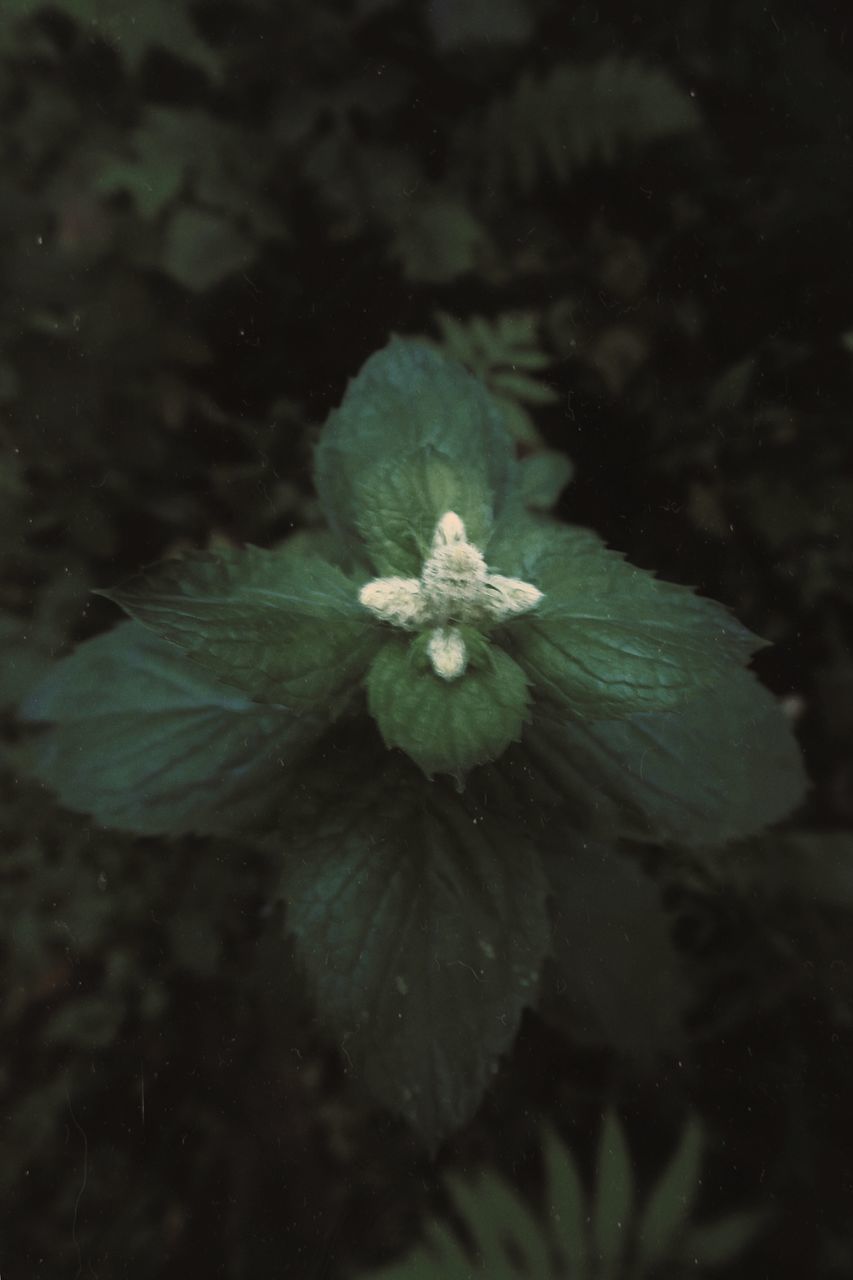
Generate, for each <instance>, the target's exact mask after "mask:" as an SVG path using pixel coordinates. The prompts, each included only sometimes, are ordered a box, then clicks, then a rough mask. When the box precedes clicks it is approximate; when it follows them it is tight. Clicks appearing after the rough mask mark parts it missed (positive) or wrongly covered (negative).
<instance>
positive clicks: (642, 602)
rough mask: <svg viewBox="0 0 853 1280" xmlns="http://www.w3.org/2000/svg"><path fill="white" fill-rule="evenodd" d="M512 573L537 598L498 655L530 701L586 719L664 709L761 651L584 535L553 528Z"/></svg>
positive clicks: (711, 604)
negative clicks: (522, 677)
mask: <svg viewBox="0 0 853 1280" xmlns="http://www.w3.org/2000/svg"><path fill="white" fill-rule="evenodd" d="M539 548H540V552H539V554H538V555H537V556H536V557H535V563H534V564H532V565H530V566H529V567H526V571H525V572H524V573H523V574H521V575H520V576H522V577H523V578H524V580H525V581H529V582H532V583H533V584H534V585H535V586H537V587H539V588H540V590H541V591H543V592H544V593H545V598H544V600H543V601H542V602H541V604H540V605H539V607H538V609H537V610H536V613H535V614H533V615H531V617H530V618H528V619H525V624H524V625H523V626H518V627H515V628H513V630H512V632H511V637H510V639H509V643H508V647H509V649H510V652H511V653H512V654H513V656H514V657H515V658H516V660H517V661H518V662H519V663H520V665H521V666H522V667H524V669H525V671H526V672H527V674H528V676H529V677H530V680H531V683H532V684H533V685H534V686H535V687H536V689H537V692H538V693H539V695H540V696H542V697H545V698H548V699H549V700H550V701H552V702H554V704H555V705H556V706H559V707H560V708H561V709H563V710H566V711H569V712H571V714H572V715H574V716H577V717H580V718H583V719H588V720H608V719H615V718H616V717H619V716H627V715H631V714H633V713H634V712H637V711H665V710H671V709H672V708H674V707H677V706H678V705H679V703H682V702H685V701H687V700H689V699H690V698H692V697H694V696H695V695H696V694H697V693H700V692H702V691H703V690H704V689H706V688H709V687H710V686H712V685H713V684H714V683H715V682H716V681H717V680H719V679H720V678H721V677H722V676H723V675H726V674H727V673H728V671H729V670H730V669H731V667H732V665H733V664H737V663H744V662H746V661H747V660H748V658H749V656H750V654H751V653H753V652H754V651H755V649H757V648H758V647H760V646H761V645H762V644H763V641H761V640H759V639H758V638H757V637H755V636H753V635H752V633H751V632H749V631H747V630H746V628H745V627H743V626H741V624H740V623H739V622H738V621H737V620H736V619H735V618H734V617H732V615H731V614H730V613H729V612H728V610H726V609H725V608H724V607H723V606H722V605H719V604H717V603H716V602H715V601H713V600H707V599H704V598H703V597H701V596H697V595H695V594H694V593H693V592H692V591H691V590H690V589H688V588H686V587H681V586H677V585H675V584H674V583H670V582H662V581H660V580H659V579H657V578H655V577H653V576H652V574H650V573H647V572H646V571H645V570H643V569H637V568H635V567H634V566H633V565H629V564H627V563H626V562H625V560H624V559H623V558H622V556H621V555H619V554H617V553H616V552H614V551H609V550H607V549H606V548H605V546H604V544H603V543H602V542H600V541H599V539H597V538H596V537H595V536H594V535H592V534H590V533H589V531H587V530H583V531H572V530H568V529H561V530H558V529H556V528H555V529H554V530H553V531H551V532H550V534H549V536H548V538H547V539H541V540H540V542H539Z"/></svg>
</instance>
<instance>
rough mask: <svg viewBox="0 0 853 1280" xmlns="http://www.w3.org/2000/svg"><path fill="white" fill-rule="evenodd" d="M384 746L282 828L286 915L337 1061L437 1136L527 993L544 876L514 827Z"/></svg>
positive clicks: (487, 1064)
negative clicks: (380, 754) (296, 827)
mask: <svg viewBox="0 0 853 1280" xmlns="http://www.w3.org/2000/svg"><path fill="white" fill-rule="evenodd" d="M385 759H386V764H385V768H384V770H383V771H382V772H381V774H380V775H379V776H377V774H376V771H375V770H373V769H371V768H365V770H364V778H365V781H364V784H363V786H362V788H361V790H360V791H356V792H353V791H352V789H348V791H347V794H346V796H343V795H342V796H341V798H340V800H339V804H338V806H337V807H336V808H333V810H332V812H330V813H328V814H327V815H326V821H325V823H324V824H323V826H322V827H321V828H320V829H319V830H318V828H317V825H316V823H314V824H311V825H309V826H308V827H307V828H306V832H305V835H304V836H298V835H297V837H295V838H294V839H293V841H292V842H291V843H290V845H289V850H288V857H287V861H286V869H285V878H284V888H285V893H286V897H287V900H288V904H289V907H288V923H289V927H290V929H291V930H292V932H293V933H294V934H295V936H296V940H297V946H298V951H299V954H300V956H301V958H302V961H303V963H304V965H305V968H306V970H307V972H308V975H309V977H310V979H311V982H312V984H313V986H314V989H315V991H316V998H317V1006H318V1011H319V1014H320V1016H321V1018H322V1019H323V1020H324V1021H325V1023H326V1024H327V1026H328V1027H329V1028H330V1029H331V1030H332V1031H333V1032H334V1034H335V1035H336V1037H337V1040H338V1043H339V1044H340V1045H341V1047H342V1050H343V1051H344V1054H345V1056H346V1058H347V1061H348V1062H349V1063H350V1064H351V1065H352V1066H353V1067H354V1069H355V1071H356V1072H357V1073H358V1075H359V1076H360V1077H361V1078H362V1079H363V1080H364V1083H365V1085H366V1086H367V1087H368V1088H369V1089H370V1090H371V1091H372V1092H373V1093H374V1094H375V1095H376V1096H377V1097H378V1098H380V1099H381V1100H382V1101H383V1102H385V1103H386V1104H387V1105H389V1106H390V1107H392V1108H393V1109H395V1110H398V1111H401V1112H402V1113H403V1114H404V1115H406V1116H407V1117H408V1118H409V1120H410V1121H411V1122H412V1124H414V1125H415V1127H416V1128H417V1129H418V1130H419V1132H420V1134H421V1135H422V1137H423V1138H424V1140H425V1141H426V1142H427V1143H428V1144H429V1146H430V1147H433V1148H435V1147H436V1146H437V1145H438V1144H439V1142H440V1141H441V1139H442V1138H443V1137H444V1136H445V1135H446V1134H447V1133H449V1132H450V1131H451V1130H452V1129H454V1128H456V1127H458V1126H459V1125H461V1124H464V1123H465V1121H466V1120H468V1119H469V1118H470V1116H471V1115H473V1113H474V1111H475V1110H476V1109H477V1107H478V1105H479V1102H480V1099H481V1098H482V1095H483V1093H484V1092H485V1090H486V1088H487V1087H488V1084H489V1081H490V1080H491V1077H492V1070H493V1065H494V1062H495V1059H496V1057H497V1056H498V1055H499V1054H501V1053H503V1052H505V1051H506V1050H507V1049H508V1048H509V1046H510V1045H511V1043H512V1041H513V1038H514V1036H515V1033H516V1029H517V1027H518V1023H519V1019H520V1017H521V1012H522V1009H523V1008H524V1006H525V1005H527V1004H528V1003H529V1002H530V1001H531V1000H532V998H533V997H534V995H535V988H536V983H537V979H538V974H539V969H540V965H541V962H542V958H543V956H544V953H545V949H546V947H547V939H548V921H547V912H546V903H545V893H546V886H545V879H544V875H543V873H542V869H541V867H540V864H539V858H538V854H537V853H536V852H535V850H534V849H533V848H532V846H530V845H529V844H528V843H526V841H525V840H524V839H523V838H515V837H513V836H510V835H509V834H508V833H507V832H506V831H505V830H504V829H502V828H500V827H494V828H492V827H491V826H489V825H488V823H487V819H486V817H485V815H484V814H483V813H482V812H477V811H474V810H472V809H470V808H468V807H466V806H465V805H464V804H463V801H462V799H461V798H459V797H458V796H456V795H455V794H454V793H453V792H452V791H451V790H450V789H449V788H448V787H447V786H445V785H444V784H441V783H427V782H426V781H425V780H424V779H423V778H422V777H420V775H419V774H418V773H416V772H415V771H414V770H413V769H412V768H411V766H410V765H408V764H406V763H405V762H402V761H401V762H399V763H398V762H397V761H396V760H395V759H394V758H392V757H387V756H386V758H385Z"/></svg>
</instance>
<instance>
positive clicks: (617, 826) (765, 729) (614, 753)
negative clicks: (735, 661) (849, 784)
mask: <svg viewBox="0 0 853 1280" xmlns="http://www.w3.org/2000/svg"><path fill="white" fill-rule="evenodd" d="M523 767H524V768H526V769H528V770H531V771H532V772H533V774H534V775H535V776H536V777H537V778H541V779H542V780H547V783H548V785H549V787H550V788H551V795H552V798H553V797H556V798H558V799H559V798H560V797H561V798H562V799H563V801H564V803H565V804H566V805H567V807H568V808H569V810H570V811H571V809H575V810H576V812H577V814H578V816H579V817H582V818H583V820H584V821H585V822H586V823H587V824H589V825H590V826H592V827H594V828H596V829H598V830H601V831H607V830H609V831H612V832H617V833H619V834H621V835H623V836H630V837H631V838H634V839H639V840H651V841H655V842H657V841H663V842H667V841H669V842H673V843H681V844H686V845H702V844H708V845H715V844H724V843H726V842H727V841H729V840H734V839H739V838H742V837H744V836H747V835H751V834H753V833H754V832H756V831H760V830H761V829H762V828H764V827H766V826H769V825H770V824H771V823H774V822H778V821H780V820H781V819H782V818H784V817H786V816H787V815H788V814H789V813H790V812H791V810H792V809H794V808H795V807H796V806H797V805H798V804H799V803H800V801H801V800H802V797H803V794H804V792H805V789H806V776H805V772H804V769H803V763H802V758H801V756H800V752H799V748H798V746H797V743H796V740H795V738H794V735H793V733H792V732H791V729H790V726H789V724H788V722H787V721H786V719H785V717H784V715H783V713H782V710H781V708H780V707H779V704H778V702H777V701H776V699H775V698H774V697H773V695H772V694H771V693H769V692H768V690H767V689H765V688H764V687H763V686H762V685H761V684H759V682H758V681H757V680H756V679H755V677H754V676H753V675H752V674H751V673H750V672H748V671H738V670H735V671H732V672H730V673H729V675H728V676H727V678H726V679H725V680H721V681H720V682H719V683H718V685H717V686H716V688H715V689H714V690H713V691H711V692H709V693H707V694H705V695H703V696H702V697H699V698H694V699H693V700H692V701H691V702H689V703H687V704H686V705H685V706H684V707H682V708H681V709H680V710H678V711H676V712H667V713H663V714H641V715H634V716H628V717H626V718H625V719H624V720H610V721H607V720H601V721H594V722H593V721H580V720H571V719H569V718H568V717H566V718H565V719H563V720H562V721H560V720H558V719H556V718H549V717H548V716H546V715H545V713H544V711H543V710H542V709H537V710H536V712H535V715H534V722H533V724H532V725H531V726H530V727H529V729H528V730H527V732H526V733H525V739H524V756H523Z"/></svg>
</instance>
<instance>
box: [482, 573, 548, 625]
mask: <svg viewBox="0 0 853 1280" xmlns="http://www.w3.org/2000/svg"><path fill="white" fill-rule="evenodd" d="M486 587H487V589H488V590H489V592H491V601H492V602H491V604H490V605H489V608H490V610H491V612H492V613H493V614H494V616H495V617H496V618H511V617H512V616H513V615H514V614H516V613H527V612H528V611H529V610H530V609H535V607H536V605H537V604H538V603H539V601H540V600H541V599H542V592H541V591H540V590H539V588H538V587H534V586H533V584H532V583H530V582H522V581H521V579H520V578H505V577H504V576H503V574H501V573H490V574H489V576H488V578H487V580H486Z"/></svg>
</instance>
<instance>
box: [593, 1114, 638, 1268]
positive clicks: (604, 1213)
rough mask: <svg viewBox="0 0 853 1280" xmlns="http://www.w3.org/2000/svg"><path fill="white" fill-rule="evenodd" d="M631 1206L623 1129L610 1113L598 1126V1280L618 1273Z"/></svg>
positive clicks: (595, 1216) (595, 1204)
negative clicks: (599, 1132)
mask: <svg viewBox="0 0 853 1280" xmlns="http://www.w3.org/2000/svg"><path fill="white" fill-rule="evenodd" d="M633 1207H634V1177H633V1173H632V1169H631V1157H630V1154H629V1152H628V1145H627V1143H626V1141H625V1133H624V1130H623V1128H622V1126H621V1124H620V1123H619V1120H618V1118H617V1116H616V1115H615V1113H614V1112H613V1111H608V1112H607V1114H606V1115H605V1117H604V1124H603V1125H602V1127H601V1137H600V1139H599V1146H598V1165H597V1180H596V1187H595V1199H594V1202H593V1208H592V1234H593V1239H594V1241H595V1249H596V1253H597V1255H598V1258H599V1263H600V1265H599V1271H598V1274H599V1277H600V1280H611V1277H616V1276H618V1275H619V1274H620V1266H621V1262H622V1258H623V1257H624V1254H625V1248H626V1244H627V1238H628V1231H629V1229H630V1225H631V1218H632V1215H633Z"/></svg>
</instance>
